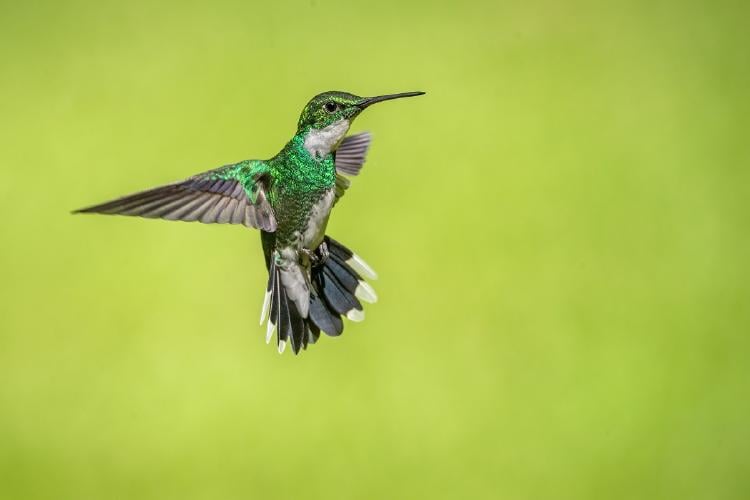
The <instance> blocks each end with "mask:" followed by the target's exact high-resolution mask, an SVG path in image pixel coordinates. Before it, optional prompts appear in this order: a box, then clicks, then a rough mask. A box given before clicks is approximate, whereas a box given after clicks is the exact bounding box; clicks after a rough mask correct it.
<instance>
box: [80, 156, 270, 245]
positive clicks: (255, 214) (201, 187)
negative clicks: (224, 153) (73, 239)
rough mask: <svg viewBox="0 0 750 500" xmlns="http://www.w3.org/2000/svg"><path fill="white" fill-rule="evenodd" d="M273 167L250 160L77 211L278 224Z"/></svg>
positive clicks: (266, 226)
mask: <svg viewBox="0 0 750 500" xmlns="http://www.w3.org/2000/svg"><path fill="white" fill-rule="evenodd" d="M269 184H270V176H269V173H268V167H267V165H266V164H265V163H263V162H259V161H250V160H246V161H243V162H240V163H235V164H232V165H226V166H224V167H220V168H217V169H215V170H211V171H208V172H205V173H203V174H198V175H195V176H193V177H190V178H189V179H187V180H184V181H180V182H175V183H172V184H167V185H166V186H161V187H157V188H154V189H149V190H147V191H141V192H140V193H135V194H131V195H129V196H124V197H122V198H118V199H116V200H112V201H109V202H106V203H102V204H100V205H94V206H91V207H87V208H83V209H80V210H76V211H74V212H73V213H99V214H112V215H131V216H137V217H148V218H154V219H156V218H159V219H167V220H181V221H199V222H203V223H206V224H211V223H217V224H244V225H245V226H248V227H254V228H258V229H263V230H264V231H275V230H276V218H275V217H274V213H273V209H272V208H271V204H270V203H269V201H268V195H267V193H268V189H269V187H270V185H269Z"/></svg>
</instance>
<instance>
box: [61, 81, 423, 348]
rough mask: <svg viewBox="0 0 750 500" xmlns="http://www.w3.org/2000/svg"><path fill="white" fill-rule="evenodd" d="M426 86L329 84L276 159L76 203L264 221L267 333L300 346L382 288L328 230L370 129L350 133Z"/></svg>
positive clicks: (354, 314) (352, 316) (150, 214)
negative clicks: (374, 92)
mask: <svg viewBox="0 0 750 500" xmlns="http://www.w3.org/2000/svg"><path fill="white" fill-rule="evenodd" d="M423 94H424V92H403V93H399V94H387V95H380V96H376V97H360V96H357V95H354V94H350V93H348V92H340V91H329V92H323V93H321V94H318V95H316V96H315V97H313V98H312V99H311V100H310V101H309V102H308V103H307V105H306V106H305V107H304V109H303V110H302V113H301V115H300V117H299V121H298V123H297V132H296V133H295V134H294V136H293V137H292V139H291V140H290V141H289V142H288V143H287V144H286V145H285V146H284V147H283V149H282V150H281V151H280V152H279V153H278V154H277V155H276V156H274V157H273V158H271V159H268V160H244V161H240V162H238V163H233V164H230V165H225V166H223V167H219V168H216V169H213V170H209V171H208V172H204V173H201V174H197V175H194V176H192V177H189V178H187V179H186V180H182V181H178V182H174V183H171V184H167V185H164V186H160V187H156V188H153V189H148V190H146V191H141V192H138V193H134V194H131V195H128V196H124V197H121V198H118V199H116V200H112V201H108V202H106V203H101V204H98V205H94V206H90V207H87V208H83V209H80V210H75V211H74V212H73V213H99V214H110V215H129V216H138V217H147V218H159V219H166V220H179V221H199V222H203V223H207V224H213V223H216V224H238V225H244V226H246V227H249V228H255V229H259V230H260V237H261V245H262V248H263V254H264V257H265V264H266V269H267V270H268V282H267V285H266V293H265V296H264V300H263V306H262V311H261V317H260V324H261V325H263V323H264V322H265V323H266V343H270V341H271V339H272V338H273V334H274V332H275V333H276V344H277V348H278V351H279V353H283V352H284V349H285V347H286V345H287V343H289V344H291V348H292V351H293V352H294V353H295V354H298V353H299V352H300V350H301V349H307V346H308V344H314V343H315V342H317V340H318V339H319V338H320V332H321V331H322V332H323V333H325V334H327V335H329V336H333V337H335V336H339V335H341V333H342V332H343V331H344V324H343V320H342V317H346V318H347V319H349V320H351V321H362V320H363V319H364V310H363V307H362V302H368V303H374V302H375V301H377V295H376V294H375V290H374V289H373V288H372V286H371V285H370V284H369V283H368V282H367V279H370V280H372V279H376V278H377V275H376V273H375V271H374V270H373V269H372V268H371V267H370V266H369V265H368V264H367V263H366V262H365V261H364V260H363V259H362V258H361V257H360V256H359V255H357V254H356V253H354V252H352V251H351V250H349V248H347V247H346V246H344V245H343V244H341V243H339V242H338V241H337V240H335V239H333V238H332V237H331V236H329V235H327V234H326V227H327V225H328V219H329V217H330V214H331V209H332V208H333V206H334V205H335V204H336V203H337V202H338V200H339V199H340V198H341V197H342V196H343V195H344V193H345V191H346V190H347V189H348V188H349V186H350V184H351V181H350V179H349V177H353V176H356V175H358V174H359V172H360V169H361V168H362V165H363V164H364V162H365V157H366V155H367V151H368V149H369V147H370V142H371V138H372V137H371V135H370V133H369V132H362V133H358V134H354V135H350V136H347V135H346V134H347V132H348V131H349V127H350V126H351V124H352V122H353V121H354V119H355V118H357V116H359V114H360V113H361V112H362V111H364V110H365V109H366V108H368V107H369V106H371V105H373V104H376V103H379V102H384V101H389V100H392V99H400V98H404V97H414V96H419V95H423Z"/></svg>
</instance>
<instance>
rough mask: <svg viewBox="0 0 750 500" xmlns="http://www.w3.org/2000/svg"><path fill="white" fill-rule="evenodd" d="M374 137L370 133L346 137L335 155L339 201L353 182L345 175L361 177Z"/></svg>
mask: <svg viewBox="0 0 750 500" xmlns="http://www.w3.org/2000/svg"><path fill="white" fill-rule="evenodd" d="M371 140H372V136H371V135H370V133H369V132H362V133H361V134H355V135H350V136H349V137H345V138H344V140H343V141H341V144H340V145H339V147H338V148H337V149H336V152H335V153H334V163H335V165H336V199H335V201H338V199H339V198H341V197H342V196H343V195H344V192H345V191H346V190H347V189H348V188H349V186H350V185H351V181H349V179H347V178H346V177H344V176H345V175H350V176H355V175H359V171H360V170H361V169H362V165H364V163H365V159H366V157H367V150H368V149H369V148H370V141H371Z"/></svg>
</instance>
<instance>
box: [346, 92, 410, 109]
mask: <svg viewBox="0 0 750 500" xmlns="http://www.w3.org/2000/svg"><path fill="white" fill-rule="evenodd" d="M423 94H424V92H402V93H400V94H387V95H379V96H376V97H365V98H364V99H362V101H361V102H360V103H359V104H358V106H359V107H360V108H361V109H365V108H366V107H367V106H370V105H371V104H375V103H376V102H383V101H390V100H391V99H401V98H402V97H415V96H418V95H423Z"/></svg>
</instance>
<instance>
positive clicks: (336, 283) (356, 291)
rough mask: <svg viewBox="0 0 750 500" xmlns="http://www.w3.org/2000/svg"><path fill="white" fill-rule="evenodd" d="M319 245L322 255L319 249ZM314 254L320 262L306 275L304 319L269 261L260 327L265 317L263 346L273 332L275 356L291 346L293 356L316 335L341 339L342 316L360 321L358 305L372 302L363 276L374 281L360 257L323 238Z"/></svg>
mask: <svg viewBox="0 0 750 500" xmlns="http://www.w3.org/2000/svg"><path fill="white" fill-rule="evenodd" d="M325 247H327V249H328V253H327V255H325V254H324V252H323V251H322V248H325ZM316 255H317V256H319V257H320V258H321V262H320V263H318V264H317V265H314V266H313V267H312V268H311V271H310V276H309V279H310V282H309V285H310V286H309V291H310V306H309V308H308V311H306V313H307V314H306V317H305V316H303V315H302V314H300V312H299V311H298V307H297V305H296V304H295V303H294V302H293V301H292V300H291V299H290V298H289V296H288V294H287V291H286V289H285V287H284V285H283V284H282V281H281V270H280V269H279V268H278V267H277V265H276V262H275V259H273V258H271V259H270V265H269V277H268V286H267V287H266V296H265V300H264V303H263V312H262V313H261V324H262V323H263V321H264V320H265V318H266V314H268V325H267V329H266V342H270V341H271V338H272V337H273V333H274V331H276V332H277V335H276V341H277V345H278V349H279V352H283V351H284V349H285V348H286V344H287V343H291V346H292V350H293V351H294V353H295V354H296V353H298V352H299V351H300V349H306V348H307V346H308V344H314V343H315V342H316V341H317V340H318V338H319V337H320V332H321V331H322V332H324V333H325V334H326V335H329V336H332V337H337V336H339V335H341V334H342V333H343V331H344V323H343V320H342V316H345V317H347V318H348V319H350V320H352V321H362V320H363V319H364V317H365V315H364V310H363V307H362V301H364V302H369V303H374V302H376V301H377V295H376V294H375V290H373V288H372V287H371V286H370V285H369V284H368V283H367V282H366V281H365V278H369V279H376V278H377V275H376V274H375V272H374V271H373V270H372V268H370V266H368V265H367V263H366V262H365V261H364V260H362V258H361V257H359V256H358V255H357V254H355V253H354V252H352V251H351V250H349V249H348V248H347V247H345V246H344V245H342V244H341V243H339V242H338V241H336V240H334V239H333V238H331V237H329V236H326V237H325V239H324V245H321V247H319V248H318V249H317V250H316Z"/></svg>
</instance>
